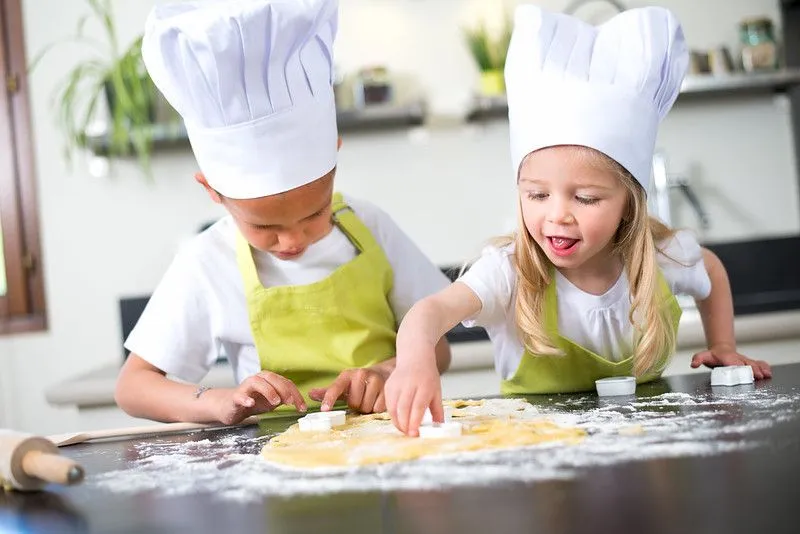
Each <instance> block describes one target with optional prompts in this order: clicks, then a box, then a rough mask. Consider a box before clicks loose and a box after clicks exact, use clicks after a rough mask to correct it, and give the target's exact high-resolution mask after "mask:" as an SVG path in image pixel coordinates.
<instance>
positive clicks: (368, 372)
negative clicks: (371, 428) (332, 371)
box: [308, 358, 394, 413]
mask: <svg viewBox="0 0 800 534" xmlns="http://www.w3.org/2000/svg"><path fill="white" fill-rule="evenodd" d="M392 369H394V358H392V359H391V360H387V361H385V362H381V363H379V364H378V365H373V366H372V367H364V368H363V369H346V370H344V371H342V372H341V373H340V374H339V376H338V377H337V378H336V380H334V381H333V383H332V384H331V385H330V386H328V387H327V388H317V389H312V390H311V391H309V392H308V396H309V397H311V398H312V399H314V400H316V401H321V402H322V406H321V407H320V410H322V411H323V412H326V411H328V410H330V409H331V408H333V405H334V403H335V402H336V401H337V400H338V399H340V398H343V399H346V400H347V405H348V406H349V407H350V408H352V409H353V410H357V411H359V412H361V413H378V412H383V411H385V410H386V402H385V399H384V396H383V386H384V384H385V383H386V379H387V378H388V377H389V375H390V374H391V372H392Z"/></svg>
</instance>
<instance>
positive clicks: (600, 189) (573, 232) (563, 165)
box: [518, 146, 629, 272]
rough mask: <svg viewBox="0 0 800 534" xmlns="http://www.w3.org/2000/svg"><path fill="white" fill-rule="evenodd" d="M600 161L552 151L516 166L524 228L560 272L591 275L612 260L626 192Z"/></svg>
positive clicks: (580, 151) (569, 149) (562, 149)
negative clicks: (594, 270) (591, 271)
mask: <svg viewBox="0 0 800 534" xmlns="http://www.w3.org/2000/svg"><path fill="white" fill-rule="evenodd" d="M599 157H601V156H599V155H598V154H596V153H593V152H592V151H590V150H587V149H586V148H583V147H576V146H556V147H549V148H544V149H541V150H537V151H536V152H533V153H531V154H529V155H528V157H527V158H525V160H524V161H523V163H522V166H521V167H520V171H519V181H518V187H519V195H520V205H521V207H522V218H523V220H524V222H525V227H526V228H527V230H528V232H529V233H530V235H531V237H533V239H534V241H536V243H537V244H538V245H539V247H541V249H542V250H543V251H544V253H545V254H546V255H547V257H548V258H549V259H550V261H551V262H553V264H554V265H555V266H556V268H558V269H559V270H572V271H573V272H577V271H579V270H582V269H590V270H591V269H594V268H596V267H597V266H602V265H603V263H602V262H604V261H606V260H608V259H610V258H611V252H612V249H613V246H614V243H613V239H614V235H615V234H616V232H617V228H618V227H619V225H620V222H621V221H622V217H623V215H624V213H625V209H626V205H627V201H628V195H629V193H628V190H627V188H626V187H625V186H624V185H623V183H622V181H621V180H620V179H619V177H618V176H617V174H616V173H615V172H614V171H613V170H611V169H610V168H607V167H608V166H607V165H603V163H602V162H601V161H599V160H598V158H599Z"/></svg>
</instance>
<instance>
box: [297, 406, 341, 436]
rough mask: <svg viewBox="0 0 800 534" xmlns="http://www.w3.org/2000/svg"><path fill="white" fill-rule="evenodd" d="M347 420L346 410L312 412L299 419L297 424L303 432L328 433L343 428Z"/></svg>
mask: <svg viewBox="0 0 800 534" xmlns="http://www.w3.org/2000/svg"><path fill="white" fill-rule="evenodd" d="M346 419H347V417H346V412H345V411H344V410H332V411H330V412H312V413H310V414H308V415H306V416H304V417H301V418H300V419H298V420H297V424H298V425H299V427H300V431H301V432H328V431H330V430H331V429H332V428H334V427H337V426H342V425H343V424H344V423H345V420H346Z"/></svg>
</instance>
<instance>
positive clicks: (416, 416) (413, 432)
mask: <svg viewBox="0 0 800 534" xmlns="http://www.w3.org/2000/svg"><path fill="white" fill-rule="evenodd" d="M430 403H431V401H430V395H429V394H428V393H427V392H424V391H423V392H420V391H419V390H417V394H416V395H415V396H414V402H413V403H412V404H411V413H410V414H409V416H408V432H407V433H408V435H409V436H419V425H420V424H421V423H422V418H423V416H424V415H425V410H426V409H427V408H428V406H430Z"/></svg>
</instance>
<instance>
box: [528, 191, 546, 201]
mask: <svg viewBox="0 0 800 534" xmlns="http://www.w3.org/2000/svg"><path fill="white" fill-rule="evenodd" d="M546 198H547V193H536V192H533V191H528V199H529V200H544V199H546Z"/></svg>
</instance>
